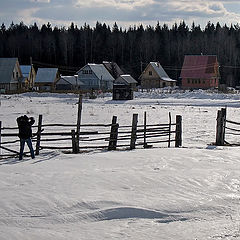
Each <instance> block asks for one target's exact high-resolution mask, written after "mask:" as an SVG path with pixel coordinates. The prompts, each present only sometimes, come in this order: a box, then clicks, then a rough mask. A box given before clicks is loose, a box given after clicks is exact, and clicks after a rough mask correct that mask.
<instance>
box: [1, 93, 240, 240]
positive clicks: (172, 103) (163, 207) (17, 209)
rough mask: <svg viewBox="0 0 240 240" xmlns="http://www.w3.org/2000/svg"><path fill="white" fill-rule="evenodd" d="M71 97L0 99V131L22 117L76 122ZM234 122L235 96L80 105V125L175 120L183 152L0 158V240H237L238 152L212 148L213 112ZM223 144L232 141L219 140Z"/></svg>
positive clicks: (238, 102)
mask: <svg viewBox="0 0 240 240" xmlns="http://www.w3.org/2000/svg"><path fill="white" fill-rule="evenodd" d="M77 101H78V96H77V95H74V94H47V93H45V94H38V93H31V94H30V93H28V94H21V95H1V96H0V102H1V105H0V120H1V121H2V124H3V127H13V126H16V118H17V117H18V116H20V115H22V114H27V115H29V116H34V117H35V118H36V119H37V117H38V115H39V114H43V118H44V120H43V121H44V122H46V123H51V122H52V123H69V124H70V123H71V124H74V123H76V115H77V104H76V103H77ZM222 107H227V118H229V119H231V120H234V121H238V122H240V95H238V94H234V95H231V94H227V95H226V94H211V93H207V92H204V91H198V92H186V93H179V92H175V93H171V94H165V93H161V94H159V93H156V92H152V93H136V94H135V98H134V100H131V101H112V100H111V97H110V96H107V95H106V96H103V97H100V98H97V99H94V100H90V99H84V100H83V115H82V123H110V122H111V119H112V116H113V115H116V116H118V122H119V123H120V124H131V119H132V114H133V113H138V114H139V123H141V122H143V114H144V111H146V112H147V118H148V123H166V122H168V113H169V112H171V114H172V116H173V119H175V116H176V115H182V119H183V147H182V148H178V149H176V148H173V147H171V148H167V146H165V147H161V148H152V149H142V148H141V147H140V148H138V149H136V150H132V151H111V152H107V151H100V150H98V151H92V152H89V153H83V154H77V155H74V154H64V153H62V152H61V151H53V150H42V151H40V155H39V156H37V157H36V158H35V159H34V160H32V159H31V158H29V157H25V158H24V159H23V161H18V159H17V158H1V157H0V240H11V239H24V240H28V239H38V240H41V239H42V240H43V239H44V240H45V239H56V240H59V239H60V240H61V239H76V240H77V239H81V240H95V239H121V240H122V239H134V240H145V239H163V240H165V239H183V240H188V239H189V240H190V239H191V240H195V239H198V240H199V239H203V240H205V239H213V240H217V239H240V147H216V146H214V145H212V143H214V142H215V132H216V116H217V110H219V109H220V108H222ZM227 140H228V141H229V142H240V140H239V139H238V138H237V137H236V136H235V137H233V136H232V137H230V136H229V137H228V138H227Z"/></svg>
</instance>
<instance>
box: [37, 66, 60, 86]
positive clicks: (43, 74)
mask: <svg viewBox="0 0 240 240" xmlns="http://www.w3.org/2000/svg"><path fill="white" fill-rule="evenodd" d="M59 78H60V74H59V72H58V69H57V68H38V71H37V76H36V79H35V83H34V88H35V90H37V91H54V90H55V87H56V82H57V81H58V79H59Z"/></svg>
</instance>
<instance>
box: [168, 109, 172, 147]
mask: <svg viewBox="0 0 240 240" xmlns="http://www.w3.org/2000/svg"><path fill="white" fill-rule="evenodd" d="M168 115H169V129H168V131H169V136H168V147H170V146H171V125H172V116H171V113H170V112H169V114H168Z"/></svg>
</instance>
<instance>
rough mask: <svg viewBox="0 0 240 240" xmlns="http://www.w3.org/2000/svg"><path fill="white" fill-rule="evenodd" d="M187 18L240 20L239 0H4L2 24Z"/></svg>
mask: <svg viewBox="0 0 240 240" xmlns="http://www.w3.org/2000/svg"><path fill="white" fill-rule="evenodd" d="M183 20H184V21H185V22H186V23H187V24H188V25H189V26H190V25H191V24H192V23H193V22H194V23H195V24H197V25H198V24H199V25H200V26H201V27H205V26H206V24H207V23H208V22H209V21H210V22H212V23H214V24H215V23H217V22H219V23H220V24H221V25H223V24H227V25H231V24H234V25H235V24H237V23H240V1H239V0H222V1H220V0H209V1H205V0H194V1H192V0H0V24H2V23H5V25H7V26H9V24H10V23H11V22H14V23H19V22H20V21H23V22H24V23H25V24H26V25H31V24H33V23H34V22H36V23H37V24H38V25H42V24H44V23H47V22H50V23H51V24H52V26H70V24H71V22H73V23H74V24H76V25H77V26H83V25H84V23H87V24H89V25H90V26H95V24H96V22H97V21H98V22H101V23H106V24H107V25H109V26H112V25H113V24H114V22H116V23H117V25H118V26H121V27H123V28H126V29H127V28H128V27H129V26H134V25H136V26H138V25H140V24H143V25H144V26H146V25H151V26H155V25H156V24H157V22H159V23H160V24H161V25H163V24H164V23H165V24H167V25H169V26H172V25H173V24H174V23H178V24H179V23H180V22H181V21H183Z"/></svg>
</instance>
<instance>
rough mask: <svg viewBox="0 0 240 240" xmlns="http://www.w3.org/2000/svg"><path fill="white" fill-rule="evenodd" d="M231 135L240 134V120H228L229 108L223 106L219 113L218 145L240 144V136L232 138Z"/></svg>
mask: <svg viewBox="0 0 240 240" xmlns="http://www.w3.org/2000/svg"><path fill="white" fill-rule="evenodd" d="M230 136H237V137H238V136H240V122H236V121H232V120H228V119H227V109H226V108H222V109H221V110H218V113H217V129H216V145H217V146H224V145H225V144H227V145H240V143H239V140H238V138H235V139H233V138H232V140H230V138H229V137H230ZM228 138H229V139H228ZM230 141H232V143H230Z"/></svg>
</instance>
